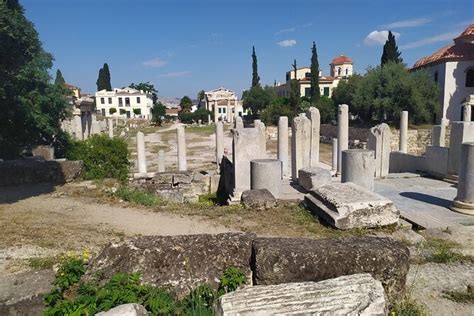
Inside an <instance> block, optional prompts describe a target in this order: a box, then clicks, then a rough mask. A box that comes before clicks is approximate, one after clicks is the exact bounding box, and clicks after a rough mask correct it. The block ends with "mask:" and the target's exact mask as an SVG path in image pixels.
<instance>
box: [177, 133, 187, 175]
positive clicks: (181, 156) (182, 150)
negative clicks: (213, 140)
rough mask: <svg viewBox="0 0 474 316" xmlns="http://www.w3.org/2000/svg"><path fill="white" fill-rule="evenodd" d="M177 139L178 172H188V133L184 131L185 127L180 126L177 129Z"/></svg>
mask: <svg viewBox="0 0 474 316" xmlns="http://www.w3.org/2000/svg"><path fill="white" fill-rule="evenodd" d="M176 137H177V139H178V171H187V170H188V166H187V161H186V133H185V131H184V125H181V124H180V125H178V127H177V128H176Z"/></svg>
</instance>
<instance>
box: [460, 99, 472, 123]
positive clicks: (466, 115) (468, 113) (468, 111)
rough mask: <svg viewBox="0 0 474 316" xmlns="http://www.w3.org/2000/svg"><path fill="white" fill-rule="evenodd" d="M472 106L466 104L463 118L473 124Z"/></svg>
mask: <svg viewBox="0 0 474 316" xmlns="http://www.w3.org/2000/svg"><path fill="white" fill-rule="evenodd" d="M471 111H472V110H471V104H470V103H468V102H466V103H464V106H463V107H462V118H463V121H464V122H471V115H472V114H471Z"/></svg>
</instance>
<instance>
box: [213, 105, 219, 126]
mask: <svg viewBox="0 0 474 316" xmlns="http://www.w3.org/2000/svg"><path fill="white" fill-rule="evenodd" d="M213 108H214V124H217V122H218V121H219V113H218V109H217V100H214V107H213Z"/></svg>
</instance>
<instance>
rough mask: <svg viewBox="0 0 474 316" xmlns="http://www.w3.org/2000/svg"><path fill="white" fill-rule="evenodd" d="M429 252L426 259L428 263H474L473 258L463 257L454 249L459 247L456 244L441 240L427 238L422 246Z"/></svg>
mask: <svg viewBox="0 0 474 316" xmlns="http://www.w3.org/2000/svg"><path fill="white" fill-rule="evenodd" d="M424 247H425V248H427V249H428V250H430V251H431V254H430V255H429V256H428V257H427V258H426V260H427V261H429V262H435V263H453V262H474V257H473V256H470V255H463V254H461V253H459V252H456V251H455V250H454V249H455V248H457V247H460V245H459V244H458V243H455V242H453V241H450V240H446V239H442V238H429V239H427V242H426V244H425V246H424Z"/></svg>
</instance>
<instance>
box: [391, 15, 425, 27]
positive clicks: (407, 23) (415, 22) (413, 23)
mask: <svg viewBox="0 0 474 316" xmlns="http://www.w3.org/2000/svg"><path fill="white" fill-rule="evenodd" d="M430 22H431V19H428V18H418V19H410V20H401V21H395V22H392V23H390V24H387V25H385V27H386V28H388V29H396V28H402V27H417V26H421V25H425V24H428V23H430Z"/></svg>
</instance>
